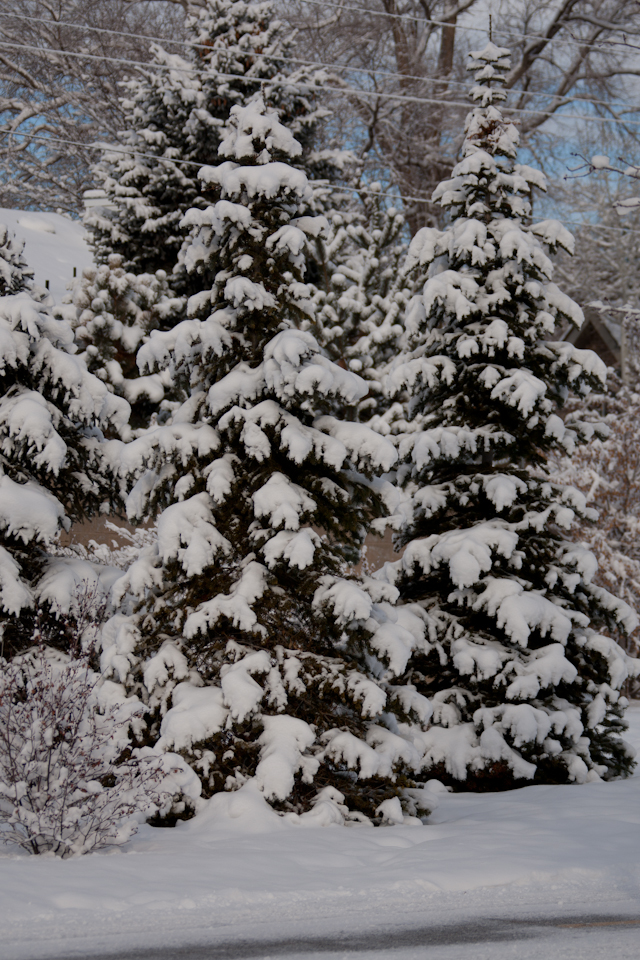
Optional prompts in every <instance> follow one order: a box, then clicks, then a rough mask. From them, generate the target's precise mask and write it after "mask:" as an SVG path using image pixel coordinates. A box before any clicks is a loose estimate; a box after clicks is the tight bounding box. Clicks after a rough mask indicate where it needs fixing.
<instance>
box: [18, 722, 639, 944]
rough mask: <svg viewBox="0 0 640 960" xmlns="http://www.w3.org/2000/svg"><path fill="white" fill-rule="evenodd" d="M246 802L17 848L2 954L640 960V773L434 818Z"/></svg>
mask: <svg viewBox="0 0 640 960" xmlns="http://www.w3.org/2000/svg"><path fill="white" fill-rule="evenodd" d="M630 719H631V722H632V730H631V731H630V735H629V739H630V740H631V741H632V742H634V743H635V744H636V745H637V746H640V705H635V706H634V707H633V708H632V709H631V710H630ZM236 812H237V813H238V814H239V815H238V816H236V817H233V818H230V817H227V818H226V819H225V818H220V817H218V818H216V817H213V818H212V817H208V816H207V814H206V812H205V814H203V815H201V816H199V817H198V818H196V819H195V820H193V821H190V822H189V823H187V824H181V825H180V826H179V827H178V828H177V829H175V830H157V829H156V830H154V829H152V828H151V827H146V826H145V827H143V828H142V829H141V830H140V833H139V834H138V836H137V837H135V838H134V839H133V840H132V841H130V842H129V843H128V844H127V845H126V846H125V847H122V848H117V849H113V850H106V851H104V852H102V853H99V854H95V855H92V856H85V857H80V858H78V859H72V860H66V861H60V860H57V859H55V858H53V857H52V858H47V857H45V858H42V857H40V858H36V857H29V856H27V855H23V854H21V853H17V852H16V850H15V849H12V848H5V849H4V851H3V853H2V854H0V944H1V946H0V956H1V957H2V960H45V958H46V960H58V958H69V960H72V958H81V957H82V958H84V957H90V956H92V955H93V956H95V955H96V954H98V955H102V956H105V957H106V956H111V957H116V956H117V957H122V958H125V957H128V958H129V960H133V958H134V957H139V958H143V957H144V958H145V960H147V958H148V960H151V958H153V960H169V958H173V957H175V958H176V960H178V958H179V960H200V958H202V960H204V958H205V957H206V958H211V960H214V958H215V960H217V958H222V957H229V958H232V957H233V958H241V957H247V958H249V957H251V958H260V960H266V958H267V957H270V958H271V960H276V958H279V957H286V958H288V960H295V958H296V957H305V958H306V960H313V958H314V957H322V956H324V957H327V956H332V957H338V958H351V957H354V958H355V957H358V958H360V960H367V958H373V957H375V958H378V957H383V956H386V957H388V956H392V957H393V960H413V958H418V957H425V958H427V960H440V958H442V960H457V958H464V960H467V958H469V960H471V958H473V960H485V958H486V960H502V958H505V960H506V958H518V960H528V958H532V960H533V958H536V960H538V958H539V960H543V958H544V960H547V958H551V960H556V958H557V960H564V958H571V960H592V958H593V960H595V958H606V960H618V958H627V957H633V958H634V960H638V958H640V922H638V921H640V775H636V776H634V777H632V778H631V779H629V780H626V781H618V782H614V783H609V784H605V783H592V784H586V785H582V786H562V787H539V786H533V787H523V788H522V789H521V790H514V791H511V792H508V793H501V794H484V795H468V794H467V795H465V794H457V795H452V794H446V795H444V797H443V798H442V801H441V804H440V806H439V807H438V809H437V810H436V811H435V813H434V814H433V815H432V817H431V818H430V822H429V823H428V824H427V825H426V826H424V827H419V826H395V827H387V828H378V829H374V828H342V827H328V828H321V827H301V826H298V825H294V824H291V823H285V822H283V821H282V820H281V819H279V818H276V817H275V815H273V814H269V812H268V811H266V810H262V809H260V808H252V807H251V806H250V805H249V806H248V807H247V809H246V810H244V812H243V811H242V810H238V811H236ZM574 924H575V925H574Z"/></svg>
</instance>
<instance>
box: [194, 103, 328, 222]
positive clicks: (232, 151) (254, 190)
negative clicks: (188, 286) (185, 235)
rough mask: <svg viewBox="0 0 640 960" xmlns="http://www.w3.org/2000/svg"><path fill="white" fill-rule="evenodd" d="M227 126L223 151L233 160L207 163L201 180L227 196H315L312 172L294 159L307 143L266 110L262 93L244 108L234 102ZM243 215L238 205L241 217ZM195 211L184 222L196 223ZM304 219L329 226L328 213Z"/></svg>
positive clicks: (238, 214)
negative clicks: (295, 164) (213, 164)
mask: <svg viewBox="0 0 640 960" xmlns="http://www.w3.org/2000/svg"><path fill="white" fill-rule="evenodd" d="M227 131H228V132H227V135H226V136H225V137H224V139H223V140H222V142H221V144H220V147H219V149H218V152H219V153H220V155H221V156H223V157H229V158H230V159H229V160H226V161H224V162H223V163H221V164H219V165H218V166H216V167H209V166H204V167H202V168H201V169H200V171H199V172H198V178H199V179H200V180H202V181H203V182H204V183H217V184H219V185H220V187H221V188H222V193H223V196H224V195H225V194H226V195H227V196H239V195H240V194H242V193H243V192H244V193H246V194H247V195H248V196H249V197H250V198H251V197H259V196H262V197H269V198H271V199H273V198H274V197H276V196H277V195H278V194H279V193H280V192H282V193H284V194H294V195H297V197H299V198H300V199H302V200H304V201H305V203H308V202H309V201H310V200H311V197H312V192H311V187H310V186H309V181H308V179H307V175H306V174H305V173H304V172H303V171H302V170H297V169H296V168H295V167H292V166H291V164H290V162H289V161H290V160H292V159H294V158H295V157H298V156H300V154H301V152H302V147H301V146H300V144H299V143H298V141H297V140H296V139H295V137H294V136H293V134H292V133H291V131H290V130H288V129H287V128H286V127H285V126H283V125H282V124H281V123H280V121H279V119H278V115H277V113H275V112H274V111H270V110H267V108H266V107H265V104H264V100H263V99H262V97H261V96H256V97H254V98H253V99H252V100H250V101H249V103H247V105H246V106H244V107H241V106H239V105H238V106H235V107H232V109H231V114H230V116H229V120H228V124H227ZM273 158H276V159H273ZM237 161H241V163H240V164H239V163H238V162H237ZM242 215H243V214H242V212H241V210H240V208H239V207H238V210H237V216H239V217H241V216H242ZM194 216H195V217H196V219H197V217H198V211H190V212H189V214H187V216H186V217H185V219H184V221H183V222H184V223H193V222H195V221H194V219H193V217H194ZM190 217H191V219H189V218H190ZM305 219H307V220H310V219H314V220H317V221H318V229H320V227H322V229H325V228H326V226H327V223H326V220H325V219H324V217H315V218H305ZM320 221H322V224H320Z"/></svg>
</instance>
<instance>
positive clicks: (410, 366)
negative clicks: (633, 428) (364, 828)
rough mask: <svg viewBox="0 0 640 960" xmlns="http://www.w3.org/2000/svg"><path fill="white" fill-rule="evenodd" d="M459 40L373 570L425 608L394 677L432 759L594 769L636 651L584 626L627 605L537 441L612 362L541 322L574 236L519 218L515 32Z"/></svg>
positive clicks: (619, 762) (571, 773)
mask: <svg viewBox="0 0 640 960" xmlns="http://www.w3.org/2000/svg"><path fill="white" fill-rule="evenodd" d="M471 58H472V59H471V63H470V67H469V69H470V70H472V71H473V72H474V73H475V85H474V86H473V88H472V91H471V96H472V99H473V101H474V102H475V103H476V104H477V106H476V107H475V109H474V110H473V111H472V112H471V114H470V115H469V116H468V118H467V122H466V128H465V129H466V140H465V143H464V147H463V159H462V160H461V162H460V163H459V164H458V165H457V166H456V167H455V168H454V170H453V175H452V178H451V179H450V180H447V181H445V182H443V183H442V184H440V186H439V187H438V188H437V189H436V191H435V193H434V199H435V200H437V201H439V202H440V203H441V204H442V206H443V207H444V208H445V210H446V211H448V213H449V216H450V223H449V226H448V228H447V229H445V230H444V231H439V230H436V229H431V228H424V229H422V230H420V231H419V232H418V233H417V234H416V236H415V238H414V239H413V241H412V243H411V246H410V251H409V266H411V265H412V263H419V264H420V265H421V266H422V268H423V269H424V276H425V281H426V282H425V284H424V291H423V293H422V295H421V296H418V297H416V298H415V300H414V302H413V305H412V307H411V309H410V310H409V312H408V315H407V336H408V339H409V343H410V345H411V346H412V347H413V349H412V352H410V353H409V354H408V355H407V356H405V357H404V358H402V359H401V362H400V363H399V365H398V367H397V369H395V370H394V371H393V373H392V375H391V384H392V385H393V386H395V388H396V389H400V388H404V387H407V386H408V387H409V389H410V391H411V401H410V415H411V416H412V417H413V420H414V427H415V428H416V429H415V432H413V433H408V434H406V435H405V437H404V438H403V439H402V441H401V444H400V451H401V466H400V467H399V475H400V478H401V480H402V482H403V484H404V487H405V491H406V493H407V494H408V496H409V504H408V507H407V516H408V519H406V520H405V522H404V526H403V529H402V531H401V534H400V543H401V544H402V545H404V553H403V556H402V559H401V560H399V561H397V562H395V563H393V564H388V565H387V567H386V577H387V578H388V580H389V581H390V582H392V583H395V584H396V585H397V586H398V587H399V589H400V592H401V596H402V598H403V600H404V601H405V602H407V603H409V602H411V603H416V602H418V603H419V604H420V605H421V606H422V607H423V608H424V610H425V611H426V612H427V613H428V615H429V618H430V622H431V644H430V646H429V649H428V652H425V653H424V654H419V655H418V654H416V655H415V656H414V657H413V658H412V660H411V662H410V664H409V670H408V671H407V673H406V674H405V678H406V679H407V680H410V681H411V682H412V683H414V684H415V686H416V687H417V689H418V690H420V691H421V692H422V693H423V694H424V695H425V696H427V697H429V698H430V699H431V701H432V704H433V708H434V717H433V723H432V726H431V727H430V729H429V731H428V732H427V734H426V736H425V737H424V738H423V743H424V747H425V751H426V756H425V766H424V769H425V771H427V772H428V773H429V774H430V775H431V776H437V777H440V778H441V779H443V780H445V781H446V782H448V783H451V784H454V785H456V786H457V787H459V788H461V789H491V790H493V789H500V788H505V787H511V786H514V785H515V784H521V783H523V781H531V780H533V781H534V782H562V781H566V780H573V781H578V782H582V781H585V780H589V779H597V778H598V777H603V778H607V777H612V776H615V775H617V774H626V773H628V772H629V771H630V770H631V769H632V756H633V751H632V750H631V749H630V748H628V746H627V745H626V744H625V743H624V741H623V740H622V739H621V737H620V734H621V732H622V731H623V730H624V729H625V726H626V724H625V721H624V719H623V710H624V706H625V705H626V701H625V700H624V699H623V698H620V695H619V688H620V686H621V684H622V683H623V682H624V680H625V678H626V677H627V675H628V674H632V675H635V674H637V673H638V670H639V668H640V662H639V661H637V660H633V659H631V658H630V657H628V656H627V655H626V654H625V653H624V651H623V650H622V649H621V648H620V647H619V646H618V645H617V644H616V643H615V642H614V641H613V640H612V639H610V638H609V637H607V636H603V635H601V634H599V633H598V632H597V627H598V626H600V627H606V626H607V625H610V626H615V625H618V626H624V627H625V628H626V629H627V630H629V629H633V627H634V626H635V624H636V621H637V618H636V615H635V613H634V612H633V611H632V610H631V609H630V608H629V607H628V606H627V605H626V604H625V603H624V602H623V601H621V600H619V599H617V598H616V597H614V596H612V595H611V594H610V593H608V592H607V591H606V590H605V589H603V588H602V587H600V586H597V585H595V583H594V582H593V577H594V574H595V572H596V561H595V558H594V557H593V555H592V554H591V553H590V552H589V551H588V550H587V549H586V547H584V546H583V545H581V544H579V543H577V542H575V541H573V540H571V539H570V529H571V525H572V521H573V520H574V517H576V516H578V517H581V516H584V515H585V513H586V510H587V508H586V504H585V498H584V495H583V494H581V493H580V492H579V491H577V490H575V489H572V488H571V487H562V486H560V485H559V484H555V483H554V482H553V480H552V478H551V477H550V475H549V471H548V469H547V466H546V457H547V454H548V452H549V451H552V450H554V449H557V448H558V447H559V448H563V449H564V450H565V451H571V450H572V449H573V447H574V445H575V444H576V443H580V442H582V441H585V440H588V439H589V437H590V436H591V435H592V434H593V430H594V428H593V425H591V424H586V423H581V422H580V421H579V420H574V421H572V422H563V420H562V418H561V417H560V416H559V415H558V412H557V411H558V409H559V408H560V407H561V406H562V404H563V402H564V400H565V398H566V396H567V394H568V391H569V390H574V391H583V392H584V391H586V390H588V389H589V387H593V386H598V384H599V383H600V382H601V381H604V378H605V373H606V370H605V367H604V364H603V363H602V362H601V361H600V359H599V358H598V357H597V356H596V355H595V354H593V353H591V352H590V351H585V350H577V349H575V348H574V347H573V346H572V345H571V344H570V343H567V342H557V341H552V340H550V339H549V338H550V337H552V336H553V334H554V332H555V333H556V334H557V331H558V329H559V327H560V325H561V324H562V323H565V322H566V321H567V320H569V321H570V322H571V323H573V324H576V325H580V324H581V322H582V312H581V310H580V309H579V307H578V306H577V305H576V304H575V303H574V302H573V301H572V300H570V299H569V298H568V297H566V296H565V295H563V294H562V293H561V292H560V291H559V290H558V288H557V287H556V285H555V284H554V283H553V282H552V280H551V275H552V265H551V263H550V261H549V258H548V256H547V252H548V251H553V250H554V249H556V247H557V246H558V245H560V246H562V247H564V248H566V249H568V250H570V249H571V247H572V245H573V244H572V237H571V235H570V234H569V233H568V232H567V231H566V230H565V229H564V228H563V227H562V225H561V224H560V223H558V222H557V221H549V220H548V221H545V222H542V223H536V224H532V222H531V219H530V212H531V207H530V195H531V191H532V188H533V187H540V188H544V178H543V176H542V175H541V174H540V173H539V172H538V171H536V170H533V169H531V168H530V167H527V166H523V165H520V164H517V163H515V157H516V148H517V145H518V134H517V131H516V128H515V127H514V126H513V124H512V123H510V122H509V121H507V120H505V119H504V118H503V116H502V114H501V112H500V109H499V107H498V106H497V105H496V104H497V103H499V101H501V100H503V99H504V97H505V94H504V92H503V90H502V85H503V83H504V77H505V74H506V71H507V70H508V69H509V51H508V50H504V49H499V48H497V47H496V46H494V45H493V44H489V45H488V46H487V47H486V48H485V49H484V50H483V51H482V52H480V53H473V54H471ZM545 251H547V252H545Z"/></svg>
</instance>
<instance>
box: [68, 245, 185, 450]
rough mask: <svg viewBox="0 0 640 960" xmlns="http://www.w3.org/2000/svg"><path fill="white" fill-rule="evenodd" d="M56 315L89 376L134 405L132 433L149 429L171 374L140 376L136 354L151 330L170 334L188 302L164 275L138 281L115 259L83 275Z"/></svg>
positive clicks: (116, 256) (145, 275) (141, 277)
mask: <svg viewBox="0 0 640 960" xmlns="http://www.w3.org/2000/svg"><path fill="white" fill-rule="evenodd" d="M67 299H69V300H70V302H71V306H68V305H67V304H66V303H63V304H62V305H61V306H60V307H57V308H56V311H55V312H56V315H59V316H60V317H61V318H62V319H68V320H69V322H70V324H71V326H72V328H73V329H74V331H75V335H76V340H77V342H78V344H79V346H80V348H81V350H82V353H81V356H82V358H83V360H84V361H85V363H86V365H87V369H88V370H89V372H90V373H95V375H96V376H97V377H99V378H100V379H101V380H103V381H104V382H105V383H106V384H107V385H108V387H109V389H110V390H112V391H113V392H114V393H116V394H118V396H121V397H125V399H126V400H128V402H129V404H130V405H131V418H130V422H129V423H128V424H126V425H125V427H124V431H125V433H124V439H128V438H129V435H130V434H131V428H133V429H140V428H142V427H148V426H149V422H150V419H151V417H152V416H153V415H154V414H155V415H157V414H158V412H159V411H160V405H161V403H162V402H163V400H164V399H165V395H167V396H169V397H170V396H171V389H170V388H171V381H170V379H169V377H168V371H167V370H163V371H161V372H160V373H154V374H151V375H150V376H140V372H139V370H138V368H137V366H136V353H137V351H138V348H139V347H140V345H141V344H142V343H144V342H145V340H147V339H148V337H149V333H150V331H151V330H169V329H170V328H171V327H173V326H174V325H175V324H176V323H177V322H178V320H179V319H182V317H183V316H184V300H183V298H181V297H174V296H173V295H172V291H171V290H170V289H169V287H168V285H167V275H166V273H165V272H164V270H157V271H156V272H155V273H154V274H150V273H143V274H140V275H139V276H136V275H135V274H133V273H129V272H127V271H126V270H125V269H124V268H123V266H122V257H121V256H120V255H119V254H117V253H113V254H111V256H110V257H109V258H108V262H107V263H105V264H103V265H102V266H99V267H90V268H87V269H86V270H84V271H83V275H82V277H80V278H78V280H77V281H75V282H74V285H73V289H72V292H71V294H70V296H68V297H67Z"/></svg>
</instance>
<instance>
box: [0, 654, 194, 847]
mask: <svg viewBox="0 0 640 960" xmlns="http://www.w3.org/2000/svg"><path fill="white" fill-rule="evenodd" d="M52 654H53V652H52V651H51V650H47V649H46V648H45V647H43V646H40V647H38V648H36V649H35V651H34V652H33V653H32V654H29V655H26V656H22V657H17V658H15V659H14V660H13V661H11V662H7V661H6V660H0V840H2V841H4V842H10V843H14V844H18V845H19V846H21V847H24V849H26V850H28V851H30V852H31V853H36V854H39V853H47V852H49V851H51V852H53V853H54V854H56V855H57V856H62V857H68V856H72V855H73V854H81V853H89V852H90V851H92V850H96V849H98V848H100V847H104V846H106V845H107V844H121V843H124V842H125V841H126V840H128V839H129V837H130V836H131V835H132V834H133V833H135V831H136V829H137V822H136V820H135V819H134V815H135V814H138V815H150V814H154V813H155V812H156V811H157V810H158V808H162V807H163V806H167V805H170V803H171V799H172V798H171V794H170V793H168V792H167V783H166V781H167V777H166V774H165V771H164V767H163V763H162V758H160V757H159V756H157V755H154V754H151V753H150V752H149V753H148V754H143V756H133V755H132V754H131V749H130V747H131V738H130V733H129V728H130V727H131V725H132V724H135V723H138V724H139V723H140V717H141V715H142V713H143V710H144V707H143V705H142V704H141V703H140V702H137V703H136V700H135V698H125V697H124V696H123V695H122V693H121V692H120V690H119V689H118V686H117V684H114V683H112V682H106V683H105V682H102V681H100V677H99V676H98V675H96V674H95V673H93V672H92V670H91V669H90V667H89V662H88V661H89V657H88V655H87V654H80V656H79V657H78V658H76V659H70V658H68V657H65V656H64V655H61V654H57V655H55V654H53V655H52ZM175 759H178V758H175Z"/></svg>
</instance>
